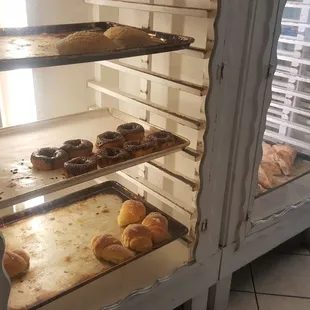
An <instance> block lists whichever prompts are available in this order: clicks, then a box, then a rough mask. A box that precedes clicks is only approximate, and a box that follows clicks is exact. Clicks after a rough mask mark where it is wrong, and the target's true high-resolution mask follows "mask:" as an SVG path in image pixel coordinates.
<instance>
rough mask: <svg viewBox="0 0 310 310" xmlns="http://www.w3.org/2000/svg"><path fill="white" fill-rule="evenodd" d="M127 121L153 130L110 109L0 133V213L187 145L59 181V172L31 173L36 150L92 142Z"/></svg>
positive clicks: (60, 177) (185, 142) (60, 176)
mask: <svg viewBox="0 0 310 310" xmlns="http://www.w3.org/2000/svg"><path fill="white" fill-rule="evenodd" d="M130 121H135V122H138V123H141V124H142V125H143V126H144V128H145V130H146V131H154V130H155V129H154V127H151V126H150V125H149V124H147V123H145V122H142V121H140V120H137V119H135V118H133V117H132V116H130V115H127V114H125V113H122V112H120V111H118V110H114V109H99V110H94V111H91V112H85V113H81V114H76V115H70V116H65V117H60V118H56V119H52V120H48V121H41V122H37V123H31V124H27V125H20V126H16V127H11V128H4V129H2V130H0V144H1V145H5V146H6V147H7V149H8V150H9V151H6V152H2V153H1V163H0V189H1V190H0V193H1V195H0V197H1V200H0V209H2V208H5V207H8V206H11V205H13V204H16V203H19V202H22V201H25V200H28V199H31V198H33V197H35V196H39V195H45V194H48V193H51V192H53V191H57V190H61V189H64V188H66V187H70V186H74V185H76V184H79V183H82V182H86V181H89V180H92V179H94V178H97V177H100V176H104V175H107V174H110V173H112V172H116V171H118V170H123V169H125V168H129V167H131V166H135V165H138V164H141V163H144V162H147V161H150V160H153V159H156V158H159V157H162V156H165V155H167V154H171V153H174V152H177V151H180V150H182V149H183V148H185V147H186V146H188V145H189V141H187V140H183V139H180V140H179V142H180V143H179V142H178V143H177V144H176V145H175V146H174V147H172V148H170V149H167V150H164V151H159V152H154V153H152V154H151V155H147V156H143V157H139V158H135V159H131V160H128V161H126V162H124V163H120V164H116V165H113V166H109V167H106V168H103V169H99V170H96V171H93V172H90V173H87V174H84V175H81V176H78V177H75V178H70V179H65V178H64V177H63V170H62V169H59V170H54V171H45V172H44V171H35V170H32V169H31V166H32V165H31V163H30V155H31V153H32V152H33V151H35V150H36V149H37V148H40V147H47V146H51V147H57V146H58V147H59V146H61V145H62V143H63V142H64V141H65V140H69V139H76V138H82V139H88V140H90V141H92V142H95V140H96V137H97V135H98V134H100V133H103V132H105V131H108V130H111V131H115V130H116V128H117V126H118V125H120V124H123V123H125V122H130ZM181 141H182V142H181ZM14 169H15V171H14ZM16 169H17V170H16Z"/></svg>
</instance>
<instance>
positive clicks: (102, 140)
mask: <svg viewBox="0 0 310 310" xmlns="http://www.w3.org/2000/svg"><path fill="white" fill-rule="evenodd" d="M124 142H125V139H124V137H123V136H122V135H121V134H120V133H118V132H114V131H106V132H104V133H102V134H100V135H98V136H97V141H96V146H97V148H98V149H103V148H107V147H112V148H114V147H116V148H122V147H123V144H124Z"/></svg>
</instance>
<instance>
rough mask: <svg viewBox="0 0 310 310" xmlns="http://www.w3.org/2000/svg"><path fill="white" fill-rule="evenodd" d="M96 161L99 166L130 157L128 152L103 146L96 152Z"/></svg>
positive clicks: (115, 162) (112, 163)
mask: <svg viewBox="0 0 310 310" xmlns="http://www.w3.org/2000/svg"><path fill="white" fill-rule="evenodd" d="M96 157H97V163H98V166H99V167H101V168H104V167H107V166H110V165H114V164H118V163H121V162H123V161H126V160H128V159H129V158H130V156H129V154H128V152H126V151H125V150H123V149H118V148H110V147H108V148H104V149H102V150H100V151H98V152H97V154H96Z"/></svg>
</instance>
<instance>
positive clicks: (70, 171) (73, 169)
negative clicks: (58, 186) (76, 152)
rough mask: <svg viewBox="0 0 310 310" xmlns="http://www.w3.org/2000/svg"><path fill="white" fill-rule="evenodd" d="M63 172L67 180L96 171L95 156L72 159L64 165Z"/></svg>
mask: <svg viewBox="0 0 310 310" xmlns="http://www.w3.org/2000/svg"><path fill="white" fill-rule="evenodd" d="M64 170H65V174H66V177H67V178H71V177H75V176H78V175H81V174H84V173H87V172H90V171H94V170H97V161H96V158H95V156H92V157H77V158H73V159H71V160H69V161H67V162H66V163H65V165H64Z"/></svg>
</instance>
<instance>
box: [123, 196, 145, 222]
mask: <svg viewBox="0 0 310 310" xmlns="http://www.w3.org/2000/svg"><path fill="white" fill-rule="evenodd" d="M145 215H146V209H145V206H144V204H143V203H142V202H140V201H137V200H126V201H125V202H124V203H123V205H122V207H121V210H120V213H119V216H118V218H117V222H118V225H119V226H121V227H125V226H127V225H129V224H134V223H137V222H140V221H141V220H143V219H144V218H145Z"/></svg>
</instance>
